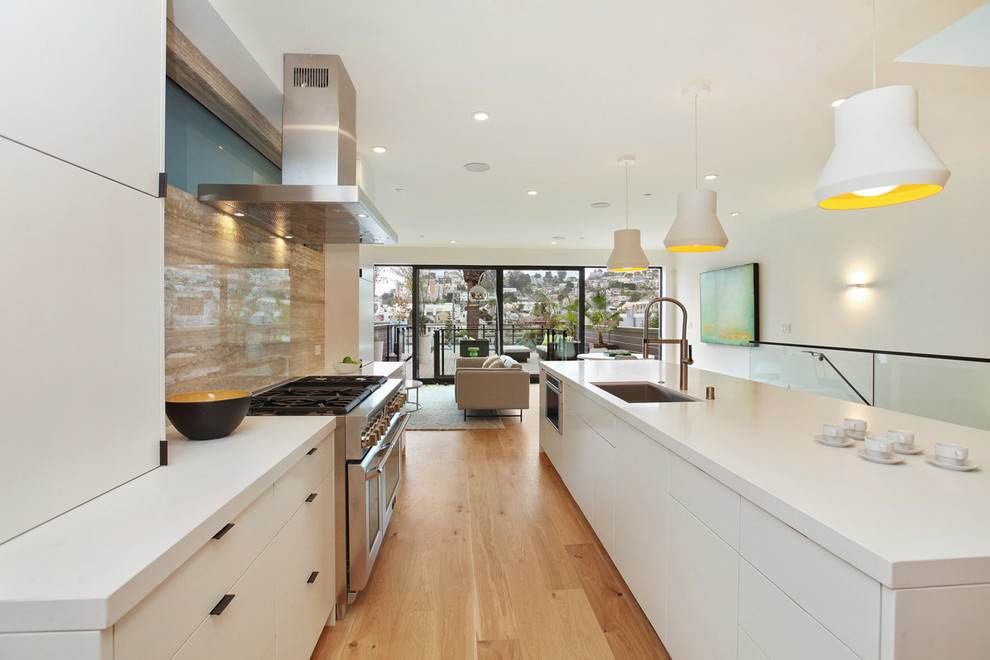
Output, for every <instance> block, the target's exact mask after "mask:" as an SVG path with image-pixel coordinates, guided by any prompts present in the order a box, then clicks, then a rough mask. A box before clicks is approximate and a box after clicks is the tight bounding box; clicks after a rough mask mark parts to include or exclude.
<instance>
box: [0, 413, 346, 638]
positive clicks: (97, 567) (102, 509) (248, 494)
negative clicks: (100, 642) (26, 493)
mask: <svg viewBox="0 0 990 660" xmlns="http://www.w3.org/2000/svg"><path fill="white" fill-rule="evenodd" d="M335 425H336V420H335V418H334V417H318V416H302V417H264V416H259V417H246V418H245V419H244V421H243V422H242V423H241V425H240V426H239V427H238V428H237V430H236V431H234V432H233V433H232V434H231V435H229V436H227V437H226V438H218V439H216V440H205V441H190V440H186V439H184V438H182V437H181V436H180V435H179V434H178V433H176V432H175V430H174V429H170V430H169V432H168V442H169V465H167V466H165V467H160V468H157V469H155V470H152V471H150V472H148V473H146V474H144V475H142V476H140V477H137V478H136V479H133V480H131V481H129V482H127V483H125V484H123V485H121V486H119V487H117V488H115V489H113V490H111V491H110V492H108V493H105V494H103V495H101V496H99V497H97V498H95V499H93V500H90V501H89V502H87V503H85V504H83V505H81V506H78V507H76V508H75V509H72V510H71V511H68V512H67V513H64V514H62V515H61V516H59V517H57V518H55V519H53V520H51V521H49V522H47V523H45V524H43V525H41V526H39V527H36V528H35V529H33V530H30V531H28V532H26V533H24V534H22V535H21V536H19V537H16V538H14V539H11V540H10V541H8V542H7V543H4V544H2V545H0V633H2V632H27V631H46V630H102V629H104V628H107V627H109V626H111V625H113V624H114V623H115V622H116V621H117V620H118V619H119V618H120V617H121V616H123V615H124V614H125V613H126V612H127V611H128V610H129V609H131V608H132V607H133V606H134V605H136V604H137V603H138V602H139V601H140V600H141V599H142V598H144V597H145V596H147V595H148V594H149V593H150V592H151V591H152V590H153V589H154V588H155V587H156V586H157V585H158V584H159V583H161V582H162V581H163V580H164V579H165V578H166V577H168V575H169V574H171V573H172V572H173V571H175V569H177V568H178V567H179V566H180V565H181V564H182V563H183V562H184V561H186V559H188V558H189V557H191V556H192V555H193V554H194V553H195V552H196V551H197V550H198V549H199V548H200V547H202V545H203V544H204V543H206V542H207V541H208V540H209V539H210V537H212V536H213V535H214V534H215V533H216V532H217V531H218V530H219V529H220V528H221V527H223V526H224V525H225V524H226V523H227V522H229V521H230V519H231V518H233V517H234V516H236V515H237V514H238V513H240V511H242V510H243V509H244V508H245V507H246V506H247V505H248V504H250V503H251V502H252V501H253V500H254V499H255V498H257V497H258V496H259V495H260V494H261V493H262V492H264V491H265V489H266V488H268V487H270V486H271V485H272V484H273V483H274V482H275V481H276V480H277V479H278V478H279V477H281V476H282V475H283V474H284V473H285V472H286V471H288V469H289V468H290V467H292V466H293V465H294V464H295V463H296V462H298V461H299V460H300V459H301V458H302V457H303V456H304V455H305V454H306V452H307V451H308V450H309V449H311V448H312V447H314V446H315V445H316V444H318V443H319V442H320V441H321V440H322V439H323V438H325V437H326V436H327V435H328V434H329V433H330V432H331V431H332V430H333V428H334V426H335ZM12 505H14V504H13V503H10V502H8V503H5V504H4V506H12Z"/></svg>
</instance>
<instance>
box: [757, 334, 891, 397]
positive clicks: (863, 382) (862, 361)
mask: <svg viewBox="0 0 990 660" xmlns="http://www.w3.org/2000/svg"><path fill="white" fill-rule="evenodd" d="M843 377H844V378H845V379H843ZM750 379H751V380H756V381H759V382H761V383H768V384H770V385H777V386H778V387H786V388H788V389H792V390H800V391H803V392H811V393H813V394H822V395H824V396H829V397H832V398H834V399H842V400H844V401H853V402H855V403H864V398H865V402H867V403H870V404H872V403H873V356H872V354H871V353H860V352H855V351H843V350H838V349H824V350H823V349H811V348H804V347H793V346H771V345H767V344H760V345H758V346H756V347H754V348H753V349H752V353H751V355H750ZM847 381H848V382H847ZM857 391H858V392H859V393H860V394H862V396H863V398H860V396H859V394H857V393H856V392H857Z"/></svg>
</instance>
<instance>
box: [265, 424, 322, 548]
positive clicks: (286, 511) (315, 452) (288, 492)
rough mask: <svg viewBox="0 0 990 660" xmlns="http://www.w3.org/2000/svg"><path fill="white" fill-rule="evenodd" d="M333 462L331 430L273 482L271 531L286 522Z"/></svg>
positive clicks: (278, 528) (280, 527) (317, 484)
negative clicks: (273, 519)
mask: <svg viewBox="0 0 990 660" xmlns="http://www.w3.org/2000/svg"><path fill="white" fill-rule="evenodd" d="M332 465H333V433H331V434H330V435H329V436H328V437H327V438H326V439H324V440H323V441H322V442H320V443H319V444H318V445H316V446H315V447H313V448H312V449H311V450H310V453H309V454H306V455H305V456H303V457H302V458H301V459H300V460H299V462H298V463H296V464H295V465H293V466H292V467H291V468H290V469H289V471H288V472H286V473H285V474H284V475H282V477H281V478H280V479H279V480H278V481H276V482H275V530H276V531H278V530H280V529H282V525H284V524H285V523H287V522H288V521H289V518H291V517H292V514H293V513H295V512H296V509H298V508H299V507H300V506H302V503H303V502H304V501H306V498H307V497H309V495H310V494H311V493H312V492H313V491H315V490H316V487H317V486H319V485H320V482H321V481H323V479H324V478H326V476H327V475H328V474H329V473H330V469H331V467H332Z"/></svg>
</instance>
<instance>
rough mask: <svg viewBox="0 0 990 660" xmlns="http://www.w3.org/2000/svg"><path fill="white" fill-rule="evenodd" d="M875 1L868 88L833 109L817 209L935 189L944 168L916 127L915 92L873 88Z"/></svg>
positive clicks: (906, 197) (860, 205) (866, 204)
mask: <svg viewBox="0 0 990 660" xmlns="http://www.w3.org/2000/svg"><path fill="white" fill-rule="evenodd" d="M876 21H877V17H876V0H874V2H873V89H871V90H869V91H866V92H862V93H860V94H857V95H856V96H853V97H850V98H849V99H848V100H847V101H845V102H844V103H842V104H841V105H839V106H838V107H837V108H836V109H835V149H833V151H832V155H831V156H829V159H828V162H827V163H825V169H824V170H822V174H821V176H820V177H819V179H818V183H817V185H815V191H814V195H815V201H816V202H818V206H820V207H821V208H823V209H839V210H846V209H866V208H874V207H877V206H888V205H890V204H900V203H901V202H911V201H914V200H916V199H921V198H923V197H929V196H931V195H934V194H936V193H938V192H941V190H942V188H943V186H945V182H946V181H948V179H949V169H948V168H947V167H946V166H945V163H943V162H942V160H941V159H940V158H939V157H938V154H937V153H935V150H934V149H932V147H931V145H929V144H928V141H927V140H925V137H924V136H923V135H922V134H921V131H919V130H918V90H917V89H916V88H915V87H912V86H910V85H894V86H891V87H881V88H879V89H878V88H877V28H876Z"/></svg>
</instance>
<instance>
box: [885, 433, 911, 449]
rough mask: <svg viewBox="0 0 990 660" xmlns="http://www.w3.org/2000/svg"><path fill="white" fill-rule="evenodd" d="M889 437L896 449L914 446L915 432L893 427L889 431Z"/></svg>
mask: <svg viewBox="0 0 990 660" xmlns="http://www.w3.org/2000/svg"><path fill="white" fill-rule="evenodd" d="M887 439H888V440H890V441H891V442H893V443H894V449H900V450H902V451H903V450H909V449H912V448H913V447H914V433H912V432H911V431H901V430H899V429H891V430H889V431H887Z"/></svg>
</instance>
